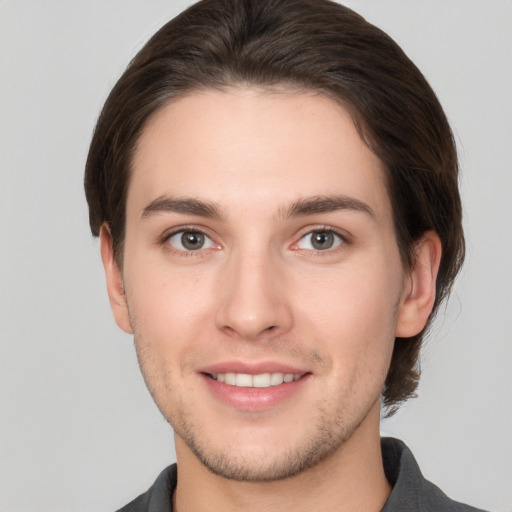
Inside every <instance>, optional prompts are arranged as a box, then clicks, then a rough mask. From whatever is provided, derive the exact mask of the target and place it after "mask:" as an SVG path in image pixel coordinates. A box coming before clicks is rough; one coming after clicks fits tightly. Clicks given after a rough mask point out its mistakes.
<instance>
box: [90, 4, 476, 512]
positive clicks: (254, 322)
mask: <svg viewBox="0 0 512 512" xmlns="http://www.w3.org/2000/svg"><path fill="white" fill-rule="evenodd" d="M457 174H458V170H457V157H456V151H455V146H454V142H453V138H452V134H451V131H450V127H449V125H448V123H447V120H446V118H445V115H444V113H443V111H442V109H441V106H440V105H439V103H438V101H437V99H436V97H435V95H434V93H433V92H432V90H431V88H430V87H429V86H428V84H427V83H426V81H425V79H424V78H423V76H422V75H421V73H420V72H419V71H418V69H417V68H416V67H415V66H414V64H413V63H412V62H411V61H410V60H409V59H408V58H407V57H406V56H405V55H404V54H403V52H402V51H401V50H400V49H399V48H398V46H397V45H396V44H395V43H394V42H393V41H392V40H391V39H390V38H389V37H388V36H387V35H386V34H384V33H383V32H381V31H380V30H379V29H377V28H376V27H374V26H372V25H370V24H369V23H367V22H366V21H365V20H364V19H362V18H361V17H360V16H358V15H357V14H355V13H354V12H352V11H350V10H349V9H347V8H345V7H343V6H341V5H339V4H336V3H332V2H329V1H326V0H286V1H275V0H274V1H272V0H265V1H263V0H261V1H254V0H252V1H249V0H204V1H203V2H199V3H197V4H195V5H194V6H192V7H190V8H189V9H188V10H186V11H185V12H183V13H182V14H181V15H180V16H178V17H177V18H175V19H174V20H172V21H171V22H169V23H168V24H167V25H165V26H164V27H163V28H162V29H161V30H160V31H159V32H158V33H157V34H155V36H153V38H152V39H151V40H150V41H149V42H148V43H147V45H146V46H145V47H144V48H143V49H142V50H141V52H140V53H139V54H138V55H137V56H136V57H135V59H134V60H133V61H132V63H131V64H130V66H129V67H128V69H127V70H126V72H125V73H124V75H123V76H122V77H121V79H120V80H119V81H118V83H117V84H116V86H115V87H114V89H113V91H112V92H111V94H110V96H109V98H108V99H107V102H106V104H105V106H104V109H103V112H102V114H101V116H100V119H99V121H98V125H97V127H96V131H95V134H94V137H93V141H92V143H91V148H90V152H89V157H88V161H87V168H86V176H85V187H86V194H87V200H88V203H89V209H90V222H91V229H92V232H93V234H94V235H97V236H99V237H100V240H101V253H102V259H103V263H104V266H105V272H106V278H107V287H108V292H109V297H110V301H111V305H112V309H113V313H114V316H115V319H116V321H117V323H118V325H119V326H120V327H121V328H122V329H123V330H125V331H126V332H129V333H133V334H134V337H135V342H136V349H137V355H138V359H139V363H140V366H141V369H142V373H143V375H144V378H145V380H146V383H147V385H148V388H149V390H150V392H151V394H152V396H153V398H154V400H155V402H156V404H157V406H158V407H159V409H160V411H161V412H162V414H163V415H164V416H165V418H166V419H167V420H168V421H169V423H170V424H171V425H172V427H173V429H174V431H175V445H176V455H177V461H178V463H177V466H176V465H173V466H170V467H169V468H167V469H166V470H165V471H164V472H163V473H162V474H161V475H160V477H159V478H158V480H157V481H156V482H155V484H154V485H153V487H152V488H151V489H150V490H148V491H147V492H146V493H145V494H143V495H141V496H139V498H137V499H136V500H134V501H133V502H132V503H131V504H129V505H127V506H126V507H125V508H124V509H123V510H125V511H151V512H163V511H169V510H175V511H178V512H180V511H181V512H182V511H186V510H195V511H202V510H216V509H220V510H229V511H231V510H254V511H260V510H266V511H267V510H290V509H294V510H304V511H305V510H318V511H323V510H336V511H348V510H358V511H360V510H368V511H379V510H385V511H392V510H407V511H412V510H426V511H428V510H436V511H439V510H475V509H473V508H471V507H468V506H466V505H461V504H458V503H455V502H453V501H451V500H449V499H448V498H447V497H446V496H445V495H444V494H443V493H442V492H441V491H440V490H439V489H437V488H436V487H435V486H433V485H432V484H430V483H429V482H427V481H426V480H424V479H423V477H422V476H421V473H420V471H419V469H418V467H417V465H416V463H415V461H414V458H413V456H412V454H411V453H410V451H409V450H408V449H407V448H406V447H405V446H404V445H403V444H402V443H401V442H400V441H397V440H392V439H384V440H381V439H380V436H379V418H380V408H381V401H382V402H383V403H384V405H385V407H387V408H388V412H389V413H390V414H391V413H393V412H394V411H395V410H396V408H397V407H398V406H399V404H400V403H401V402H403V401H404V400H406V399H408V398H409V397H411V396H412V395H413V394H414V391H415V389H416V386H417V382H418V373H417V368H416V364H417V358H418V353H419V349H420V345H421V341H422V338H423V335H424V333H425V330H426V329H427V327H428V324H429V322H430V320H431V319H432V316H433V314H434V313H435V311H436V309H437V308H438V306H439V304H440V303H441V301H442V300H443V299H444V298H445V297H446V296H447V294H448V293H449V291H450V288H451V285H452V283H453V280H454V278H455V276H456V274H457V272H458V270H459V269H460V266H461V264H462V261H463V256H464V239H463V234H462V226H461V205H460V198H459V192H458V185H457V179H458V176H457Z"/></svg>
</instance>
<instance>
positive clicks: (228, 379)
mask: <svg viewBox="0 0 512 512" xmlns="http://www.w3.org/2000/svg"><path fill="white" fill-rule="evenodd" d="M217 378H218V377H217ZM224 382H225V383H226V384H229V385H230V386H236V373H226V374H225V378H224Z"/></svg>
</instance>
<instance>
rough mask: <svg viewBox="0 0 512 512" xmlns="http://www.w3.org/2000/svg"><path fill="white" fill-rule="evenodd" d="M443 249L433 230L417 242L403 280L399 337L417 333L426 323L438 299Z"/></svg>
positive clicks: (399, 311)
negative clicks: (412, 260) (411, 263)
mask: <svg viewBox="0 0 512 512" xmlns="http://www.w3.org/2000/svg"><path fill="white" fill-rule="evenodd" d="M441 252H442V249H441V240H440V239H439V236H438V235H437V233H435V232H434V231H427V232H426V233H425V234H424V235H423V236H422V237H421V239H420V240H419V241H418V242H417V244H416V248H415V255H416V258H415V261H414V262H413V267H412V269H411V270H410V271H409V272H408V273H407V275H406V276H405V279H404V287H403V290H402V296H401V298H400V304H399V309H398V317H397V325H396V336H397V337H399V338H410V337H411V336H415V335H416V334H418V333H420V332H421V331H422V330H423V328H424V327H425V325H426V324H427V321H428V318H429V316H430V313H431V312H432V307H433V306H434V300H435V298H436V279H437V272H438V271H439V263H440V261H441Z"/></svg>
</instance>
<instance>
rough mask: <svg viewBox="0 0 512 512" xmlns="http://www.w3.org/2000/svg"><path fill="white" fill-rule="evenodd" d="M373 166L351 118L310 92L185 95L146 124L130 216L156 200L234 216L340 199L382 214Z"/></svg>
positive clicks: (383, 200)
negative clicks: (193, 202)
mask: <svg viewBox="0 0 512 512" xmlns="http://www.w3.org/2000/svg"><path fill="white" fill-rule="evenodd" d="M384 182H385V179H384V172H383V169H382V165H381V163H380V161H379V159H378V158H377V157H376V155H374V154H373V153H372V152H371V151H370V150H369V149H368V147H367V146H366V145H365V143H364V142H363V141H362V140H361V138H360V136H359V134H358V131H357V130H356V128H355V126H354V123H353V121H352V119H351V117H350V115H349V114H348V113H347V112H346V111H345V110H344V109H343V108H342V107H341V106H340V105H339V104H338V103H336V102H335V101H334V100H332V99H329V98H328V97H326V96H324V95H321V94H315V93H309V92H308V93H297V92H295V91H279V92H276V91H273V92H269V91H265V90H257V89H243V88H236V89H230V90H227V91H216V90H208V91H201V92H195V93H191V94H189V95H187V96H185V97H182V98H180V99H177V100H174V101H172V102H170V103H169V104H168V105H166V106H165V107H163V108H162V109H160V110H159V111H158V112H156V113H155V114H154V115H153V116H152V118H150V120H149V121H148V123H147V125H146V127H145V129H144V131H143V133H142V135H141V137H140V139H139V141H138V145H137V150H136V152H135V155H134V160H133V165H132V176H131V182H130V187H129V193H128V201H127V205H128V210H129V211H130V209H132V210H133V209H135V210H137V211H140V209H142V208H144V206H145V205H146V204H147V203H148V202H149V201H151V200H154V199H156V198H158V197H160V196H162V195H170V196H178V197H190V196H194V197H199V198H203V199H207V200H209V201H213V202H216V203H219V204H221V205H225V206H226V207H227V208H229V207H233V208H236V209H238V210H240V209H243V208H244V207H245V208H250V207H251V205H257V204H259V205H260V206H261V207H262V209H265V208H267V209H268V208H269V207H271V206H272V207H275V208H276V209H277V208H282V207H285V206H286V203H287V202H290V201H296V200H298V199H300V198H302V197H310V196H327V195H333V194H343V195H345V196H349V197H354V198H356V199H359V200H362V201H365V202H368V203H371V204H372V209H375V210H376V212H377V213H380V214H381V215H386V214H387V213H388V210H389V198H388V195H387V191H386V187H385V185H384Z"/></svg>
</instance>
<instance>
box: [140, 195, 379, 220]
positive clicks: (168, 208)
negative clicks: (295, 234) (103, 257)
mask: <svg viewBox="0 0 512 512" xmlns="http://www.w3.org/2000/svg"><path fill="white" fill-rule="evenodd" d="M338 210H351V211H355V212H362V213H365V214H367V215H369V216H370V217H371V218H372V219H374V220H376V216H375V213H374V212H373V210H372V209H371V208H370V206H369V205H367V204H366V203H364V202H363V201H360V200H359V199H355V198H353V197H348V196H314V197H308V198H302V199H298V200H297V201H294V202H293V203H291V204H290V205H289V206H287V207H285V208H281V209H280V210H279V213H278V217H280V218H283V219H287V218H291V217H305V216H307V215H314V214H318V213H328V212H334V211H338ZM159 213H183V214H189V215H197V216H199V217H205V218H209V219H215V220H223V219H224V218H225V216H224V214H223V213H222V211H221V208H220V207H219V205H218V204H217V203H214V202H209V201H204V200H201V199H192V198H174V197H169V196H160V197H158V198H156V199H154V200H153V201H151V202H150V203H149V204H148V205H147V206H146V207H145V208H144V209H143V210H142V215H141V218H142V219H145V218H147V217H150V216H152V215H154V214H159Z"/></svg>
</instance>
